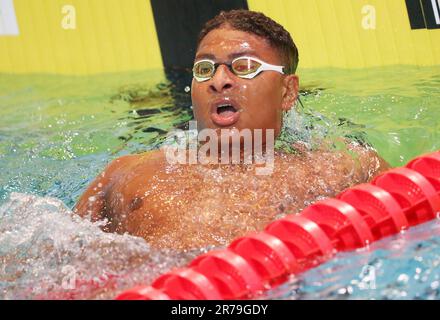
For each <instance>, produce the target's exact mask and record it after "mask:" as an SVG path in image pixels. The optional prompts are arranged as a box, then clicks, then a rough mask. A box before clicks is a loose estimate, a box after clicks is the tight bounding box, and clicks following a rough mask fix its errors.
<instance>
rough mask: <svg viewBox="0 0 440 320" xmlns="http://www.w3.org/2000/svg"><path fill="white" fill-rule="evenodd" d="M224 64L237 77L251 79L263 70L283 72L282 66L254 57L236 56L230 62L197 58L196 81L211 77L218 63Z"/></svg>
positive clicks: (194, 72)
mask: <svg viewBox="0 0 440 320" xmlns="http://www.w3.org/2000/svg"><path fill="white" fill-rule="evenodd" d="M222 64H223V65H225V66H227V67H228V68H229V70H231V72H232V73H233V74H235V75H236V76H237V77H240V78H243V79H253V78H255V77H256V76H257V75H258V74H260V73H261V72H263V71H276V72H279V73H281V74H284V71H283V68H284V67H283V66H275V65H273V64H269V63H266V62H264V61H261V60H259V59H257V58H254V57H238V58H236V59H234V60H232V62H231V64H227V63H215V62H214V61H212V60H208V59H205V60H199V61H197V62H196V63H195V64H194V67H193V76H194V79H196V80H197V81H198V82H203V81H207V80H209V79H211V78H212V77H213V76H214V74H215V72H216V71H217V68H218V67H219V66H220V65H222Z"/></svg>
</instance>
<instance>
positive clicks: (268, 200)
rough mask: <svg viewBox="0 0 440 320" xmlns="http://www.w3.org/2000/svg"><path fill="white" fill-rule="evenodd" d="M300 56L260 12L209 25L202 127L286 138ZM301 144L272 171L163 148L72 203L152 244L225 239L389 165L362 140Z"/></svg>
mask: <svg viewBox="0 0 440 320" xmlns="http://www.w3.org/2000/svg"><path fill="white" fill-rule="evenodd" d="M297 64H298V51H297V49H296V46H295V44H294V42H293V40H292V38H291V36H290V34H289V33H288V32H287V31H286V30H285V29H284V28H283V27H282V26H280V25H279V24H278V23H276V22H274V21H273V20H271V19H270V18H268V17H266V16H265V15H263V14H261V13H256V12H252V11H246V10H234V11H229V12H222V13H220V14H219V15H218V16H216V17H215V18H214V19H213V20H211V21H209V22H208V23H207V24H206V25H205V27H204V29H203V30H202V31H201V33H200V36H199V42H198V46H197V53H196V57H195V63H194V69H193V73H194V78H193V81H192V91H191V97H192V103H193V110H194V117H195V120H196V121H197V127H198V129H199V130H207V129H211V130H213V131H214V132H215V134H216V135H218V137H220V133H221V131H220V130H222V129H223V130H224V129H235V130H238V131H240V130H246V129H247V130H250V131H251V132H253V133H255V132H257V131H258V130H260V129H261V130H262V132H263V133H270V132H273V135H274V137H278V136H279V134H280V131H281V128H282V119H283V117H282V116H283V113H284V112H287V111H288V110H290V109H291V108H292V107H294V105H295V103H296V100H297V98H298V87H299V84H298V76H297V75H295V71H296V67H297ZM234 132H235V131H234ZM263 137H269V138H270V135H267V134H263ZM211 138H212V136H211ZM214 140H215V138H214ZM220 141H221V139H218V142H219V145H220ZM228 141H229V140H228ZM253 142H254V143H257V141H256V140H255V138H254V141H253ZM269 142H270V141H269ZM269 142H268V141H267V140H266V139H265V138H263V139H262V140H261V141H260V142H259V143H261V144H262V145H266V144H268V143H269ZM228 143H229V142H228ZM239 146H240V148H242V145H241V144H239ZM303 146H304V145H303V144H300V143H298V144H296V145H295V146H293V147H294V148H296V151H297V152H295V153H286V152H279V151H277V152H275V153H274V156H273V170H272V171H271V172H270V174H266V175H258V174H256V173H255V171H254V170H253V169H254V168H255V167H256V166H257V164H256V163H250V164H246V163H243V161H241V163H239V164H234V163H232V164H231V163H229V164H219V165H215V164H212V163H211V164H205V163H198V164H196V165H194V164H180V163H177V164H176V163H170V161H169V157H167V154H166V152H165V151H164V150H156V151H152V152H147V153H143V154H137V155H128V156H123V157H121V158H118V159H116V160H114V161H113V162H111V163H110V164H109V165H108V167H107V168H106V169H105V170H104V171H103V172H102V174H100V175H99V176H98V177H97V178H96V179H95V180H94V181H93V182H92V183H91V185H90V186H89V187H88V189H87V190H86V192H85V193H84V194H83V195H82V197H81V198H80V200H79V202H78V203H77V205H76V206H75V208H74V211H75V212H77V213H78V214H80V215H81V216H87V217H89V218H90V219H92V220H94V221H96V220H101V219H107V223H106V225H105V227H103V228H104V230H105V231H108V232H118V233H126V232H127V233H129V234H131V235H135V236H139V237H142V238H144V239H146V240H147V242H149V243H150V244H151V245H152V246H154V247H160V248H174V249H177V250H183V249H187V248H197V247H205V246H209V245H214V246H223V245H227V244H228V243H229V242H230V241H231V240H233V239H234V238H236V237H238V236H242V235H244V234H246V233H248V232H251V231H259V230H261V229H263V228H264V226H265V225H267V224H268V223H269V222H270V221H273V220H274V219H276V218H279V217H281V216H283V215H284V214H288V213H296V212H299V211H300V210H301V209H303V208H304V207H305V206H307V205H308V204H311V203H313V202H314V201H317V200H320V199H323V198H326V197H331V196H335V195H336V194H337V193H339V192H341V191H342V190H344V189H346V188H348V187H350V186H352V185H355V184H358V183H362V182H366V181H369V180H370V179H371V178H372V177H373V176H374V175H376V174H378V173H380V172H382V171H383V170H385V169H387V168H388V165H387V164H386V163H385V162H384V161H383V160H382V159H381V158H380V157H379V156H378V155H377V154H376V152H374V150H372V149H371V148H368V147H365V146H362V145H360V144H356V143H349V142H347V148H348V149H349V150H350V152H342V151H336V150H334V149H331V148H326V147H321V148H317V149H315V150H309V149H308V148H305V147H303ZM266 150H267V149H266ZM240 151H242V150H241V149H240ZM211 152H212V155H214V152H213V151H212V150H211ZM210 155H211V154H210Z"/></svg>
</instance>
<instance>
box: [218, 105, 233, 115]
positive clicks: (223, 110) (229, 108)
mask: <svg viewBox="0 0 440 320" xmlns="http://www.w3.org/2000/svg"><path fill="white" fill-rule="evenodd" d="M237 111H238V110H237V109H235V107H234V106H233V105H230V104H224V105H219V106H218V107H217V114H218V115H219V116H220V117H223V118H229V117H231V116H233V115H234V113H236V112H237Z"/></svg>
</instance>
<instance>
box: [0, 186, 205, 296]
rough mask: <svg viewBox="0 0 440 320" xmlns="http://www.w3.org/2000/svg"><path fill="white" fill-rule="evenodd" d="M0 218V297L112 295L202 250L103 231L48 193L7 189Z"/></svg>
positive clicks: (150, 277)
mask: <svg viewBox="0 0 440 320" xmlns="http://www.w3.org/2000/svg"><path fill="white" fill-rule="evenodd" d="M0 221H2V223H1V224H0V267H1V269H0V299H98V298H101V299H102V298H113V297H114V296H115V295H116V294H117V293H118V292H120V291H121V290H124V289H128V288H131V287H132V286H134V285H137V284H146V283H149V282H151V280H153V279H154V277H156V276H158V275H159V274H161V273H163V272H166V271H167V270H169V269H170V268H172V267H176V266H179V265H183V264H185V263H186V262H188V261H189V260H190V259H191V258H193V257H195V256H196V255H198V254H201V252H202V251H199V250H194V251H191V252H184V253H177V252H172V251H170V250H161V251H159V250H153V249H151V248H150V246H149V245H148V244H147V243H146V242H145V240H143V239H141V238H136V237H133V236H129V235H117V234H110V233H104V232H103V231H102V230H101V229H100V225H102V222H99V223H92V222H90V221H87V220H85V219H81V218H80V217H79V216H77V215H75V214H73V213H72V212H71V211H70V210H69V209H68V208H66V207H65V205H64V204H63V203H62V202H61V201H60V200H57V199H55V198H50V197H44V198H43V197H37V196H33V195H27V194H20V193H12V194H11V196H10V199H9V201H7V202H6V203H5V204H3V205H2V206H1V207H0Z"/></svg>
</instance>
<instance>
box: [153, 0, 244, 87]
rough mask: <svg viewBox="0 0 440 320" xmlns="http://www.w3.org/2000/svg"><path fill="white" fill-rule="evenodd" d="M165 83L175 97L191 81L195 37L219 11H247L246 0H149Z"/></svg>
mask: <svg viewBox="0 0 440 320" xmlns="http://www.w3.org/2000/svg"><path fill="white" fill-rule="evenodd" d="M150 1H151V7H152V9H153V15H154V22H155V25H156V32H157V36H158V38H159V45H160V51H161V55H162V60H163V64H164V67H165V72H166V75H167V78H168V80H170V81H171V82H172V83H173V84H174V85H175V90H177V91H178V93H179V94H181V92H182V91H183V88H184V87H185V86H187V85H189V84H190V82H191V78H192V75H191V68H192V64H193V61H194V56H195V50H196V42H197V36H198V34H199V32H200V30H201V29H202V27H203V25H204V24H205V23H206V22H207V21H208V20H210V19H212V18H214V17H215V16H216V15H217V14H218V13H220V11H222V10H224V11H227V10H232V9H248V4H247V0H150Z"/></svg>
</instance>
